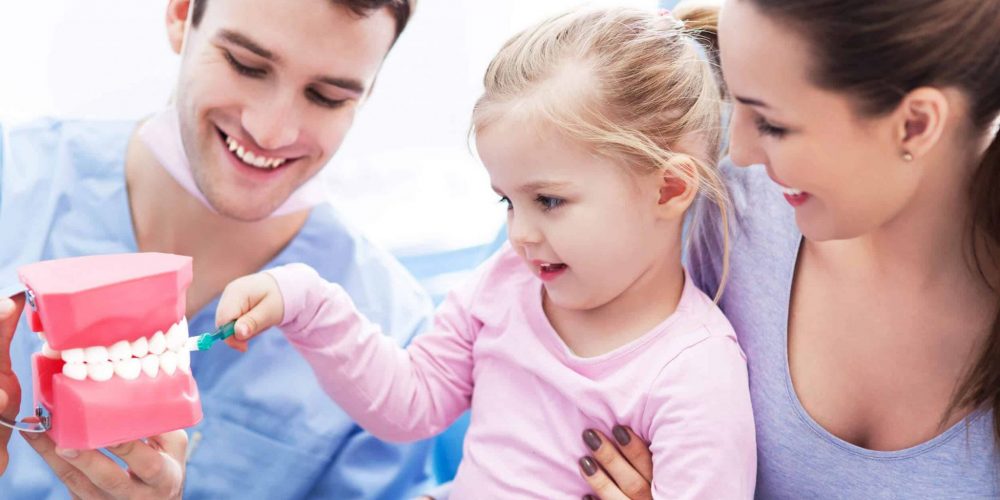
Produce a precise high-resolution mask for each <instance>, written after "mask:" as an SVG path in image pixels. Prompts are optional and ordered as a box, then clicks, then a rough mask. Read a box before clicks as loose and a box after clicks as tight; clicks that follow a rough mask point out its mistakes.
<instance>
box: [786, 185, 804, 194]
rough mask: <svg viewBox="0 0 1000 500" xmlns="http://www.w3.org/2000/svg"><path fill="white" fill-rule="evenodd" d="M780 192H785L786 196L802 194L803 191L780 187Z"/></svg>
mask: <svg viewBox="0 0 1000 500" xmlns="http://www.w3.org/2000/svg"><path fill="white" fill-rule="evenodd" d="M781 192H782V193H785V194H787V195H788V196H802V194H803V193H804V192H805V191H800V190H798V189H792V188H786V187H782V188H781Z"/></svg>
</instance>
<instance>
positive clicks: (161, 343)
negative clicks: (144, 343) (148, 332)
mask: <svg viewBox="0 0 1000 500" xmlns="http://www.w3.org/2000/svg"><path fill="white" fill-rule="evenodd" d="M166 350H167V337H166V336H164V335H163V332H156V333H154V334H153V336H152V337H150V338H149V352H150V353H151V354H156V355H157V356H159V355H160V354H163V351H166Z"/></svg>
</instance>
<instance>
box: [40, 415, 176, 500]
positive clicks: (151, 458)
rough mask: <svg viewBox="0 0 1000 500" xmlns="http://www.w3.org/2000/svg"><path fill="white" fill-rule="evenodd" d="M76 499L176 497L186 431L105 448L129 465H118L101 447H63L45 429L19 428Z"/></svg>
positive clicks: (171, 499)
mask: <svg viewBox="0 0 1000 500" xmlns="http://www.w3.org/2000/svg"><path fill="white" fill-rule="evenodd" d="M21 435H22V436H23V437H24V439H25V440H27V441H28V444H30V445H31V447H32V448H34V449H35V451H36V452H38V454H39V455H41V456H42V458H43V459H44V460H45V463H47V464H48V465H49V467H51V468H52V470H53V471H54V472H55V474H56V476H57V477H58V478H59V480H60V481H62V482H63V484H65V485H66V488H68V489H69V491H70V494H72V495H73V497H74V498H82V499H85V500H90V499H118V498H128V499H147V498H148V499H161V498H162V499H170V500H173V499H179V498H181V494H182V492H183V488H184V465H185V463H184V455H185V453H186V451H187V443H188V438H187V433H186V432H184V431H183V430H178V431H173V432H168V433H166V434H160V435H159V436H154V437H151V438H149V439H147V440H145V441H131V442H128V443H124V444H121V445H118V446H114V447H111V448H108V451H110V452H111V453H114V454H115V455H116V456H118V457H119V458H121V459H122V460H123V461H124V462H125V464H126V465H127V466H128V470H126V469H122V468H121V467H120V466H119V465H118V464H117V463H115V462H114V461H113V460H111V459H110V458H108V457H107V456H105V455H104V454H102V453H101V452H99V451H93V450H63V449H59V448H56V446H55V443H53V442H52V440H51V439H49V437H48V436H46V435H45V434H33V433H28V432H22V433H21Z"/></svg>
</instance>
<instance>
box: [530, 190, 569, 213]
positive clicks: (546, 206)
mask: <svg viewBox="0 0 1000 500" xmlns="http://www.w3.org/2000/svg"><path fill="white" fill-rule="evenodd" d="M563 201H564V200H562V199H561V198H556V197H554V196H545V195H543V194H540V195H538V196H537V197H536V198H535V202H537V203H538V204H539V205H541V206H542V210H544V211H546V212H548V211H550V210H554V209H556V208H558V207H559V206H560V205H562V204H563Z"/></svg>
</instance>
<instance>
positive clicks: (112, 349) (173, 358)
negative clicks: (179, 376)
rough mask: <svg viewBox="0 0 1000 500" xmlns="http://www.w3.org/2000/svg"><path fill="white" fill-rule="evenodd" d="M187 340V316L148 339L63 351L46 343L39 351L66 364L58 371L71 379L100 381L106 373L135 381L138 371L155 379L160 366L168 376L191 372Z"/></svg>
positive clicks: (106, 377) (104, 378)
mask: <svg viewBox="0 0 1000 500" xmlns="http://www.w3.org/2000/svg"><path fill="white" fill-rule="evenodd" d="M187 340H188V325H187V318H184V319H182V320H181V321H180V322H178V323H175V324H174V325H173V326H171V327H170V328H169V329H168V330H167V333H166V334H164V333H163V332H159V331H158V332H156V333H155V334H153V335H152V336H150V339H149V340H147V339H146V337H139V338H138V339H136V340H133V341H132V342H129V341H126V340H121V341H118V342H116V343H114V344H112V345H110V346H106V347H105V346H92V347H86V348H79V347H78V348H75V349H67V350H65V351H56V350H54V349H52V347H50V346H49V344H48V342H46V343H44V344H42V351H41V352H42V355H43V356H45V357H47V358H49V359H62V360H63V361H64V362H65V363H66V364H64V365H63V367H62V374H63V375H66V376H67V377H69V378H71V379H74V380H86V379H87V378H91V379H93V380H97V381H104V380H109V379H110V378H111V376H110V375H109V373H111V374H114V375H115V376H118V377H121V378H123V379H126V380H135V379H137V378H139V375H140V374H141V373H145V374H146V375H147V376H149V377H154V378H155V377H156V375H157V374H158V373H159V371H160V370H161V369H162V370H163V371H164V372H165V373H167V374H168V375H173V374H174V372H175V371H177V370H181V371H183V372H185V373H191V351H190V350H189V349H188V348H187V346H186V344H187ZM108 367H110V368H111V370H110V372H109V371H108ZM144 367H146V368H145V369H144Z"/></svg>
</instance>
